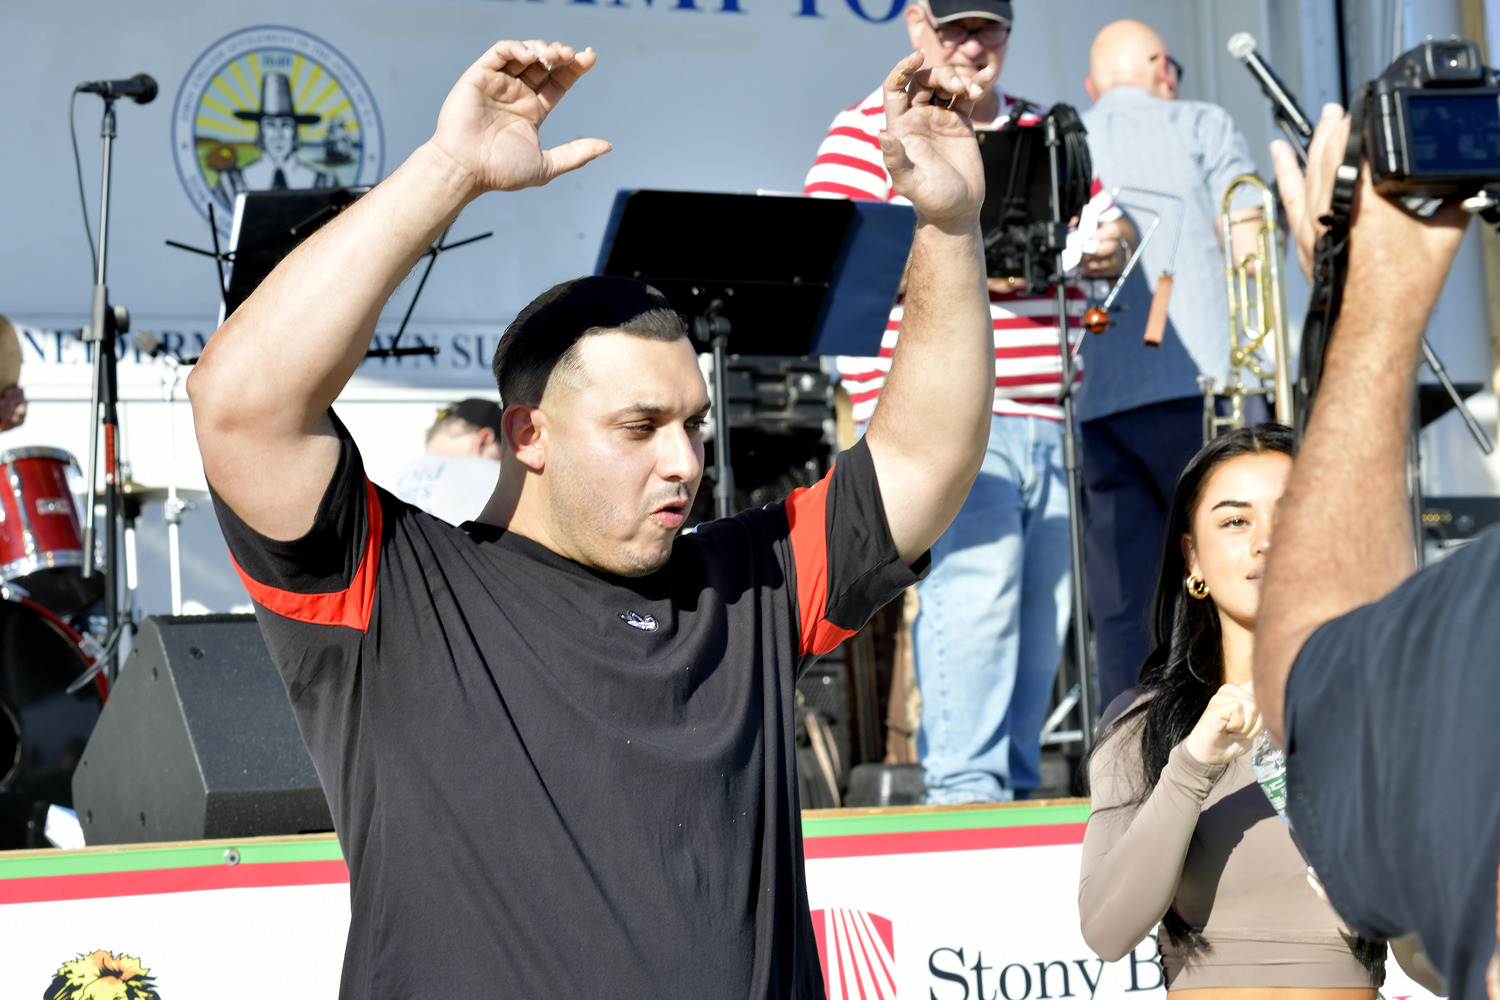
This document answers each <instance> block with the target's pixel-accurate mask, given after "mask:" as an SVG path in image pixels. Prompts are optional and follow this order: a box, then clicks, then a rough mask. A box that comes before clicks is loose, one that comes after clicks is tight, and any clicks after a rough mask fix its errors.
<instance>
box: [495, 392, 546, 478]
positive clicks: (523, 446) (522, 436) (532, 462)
mask: <svg viewBox="0 0 1500 1000" xmlns="http://www.w3.org/2000/svg"><path fill="white" fill-rule="evenodd" d="M500 426H501V428H502V429H503V430H504V431H505V446H506V447H507V448H508V449H509V450H510V451H511V453H512V454H514V455H515V456H516V458H518V459H520V460H521V464H523V465H525V466H526V467H527V468H528V469H530V470H531V471H533V472H541V471H542V469H544V468H546V465H547V415H546V414H544V413H543V412H542V409H541V407H539V406H522V405H521V404H520V403H517V404H516V405H514V406H508V407H506V408H505V414H504V415H503V416H502V417H501V418H500Z"/></svg>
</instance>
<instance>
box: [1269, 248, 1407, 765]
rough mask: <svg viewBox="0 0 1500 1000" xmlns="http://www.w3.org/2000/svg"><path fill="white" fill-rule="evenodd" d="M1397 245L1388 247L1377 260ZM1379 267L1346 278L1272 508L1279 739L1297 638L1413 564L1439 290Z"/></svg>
mask: <svg viewBox="0 0 1500 1000" xmlns="http://www.w3.org/2000/svg"><path fill="white" fill-rule="evenodd" d="M1356 237H1357V234H1356ZM1401 252H1402V250H1401V249H1400V248H1396V247H1391V248H1387V249H1386V251H1385V252H1384V253H1383V254H1382V256H1384V254H1385V253H1389V254H1398V253H1401ZM1389 266H1397V267H1398V266H1400V265H1399V263H1398V262H1396V261H1394V260H1391V261H1390V262H1389ZM1384 273H1385V271H1384V269H1383V268H1382V267H1371V268H1368V269H1363V272H1362V274H1361V275H1359V276H1353V275H1351V282H1350V284H1349V285H1348V287H1347V288H1346V291H1345V296H1344V305H1343V310H1342V312H1341V315H1340V317H1339V320H1338V323H1337V324H1336V326H1335V331H1334V335H1333V337H1332V339H1331V342H1330V345H1329V348H1328V352H1327V355H1326V358H1325V366H1324V370H1323V381H1322V385H1321V386H1320V388H1319V391H1318V395H1317V399H1316V403H1315V405H1314V407H1313V410H1312V415H1311V419H1310V422H1309V424H1308V428H1307V435H1306V438H1305V440H1304V442H1303V445H1302V448H1301V450H1300V451H1299V453H1298V455H1297V462H1296V466H1295V468H1294V470H1293V472H1292V475H1291V478H1290V479H1289V481H1288V482H1287V488H1286V493H1285V495H1284V496H1283V497H1282V499H1281V503H1280V506H1279V509H1278V513H1277V523H1276V543H1275V546H1274V548H1273V549H1272V552H1271V556H1270V560H1269V564H1268V566H1267V570H1266V577H1265V586H1264V591H1265V593H1264V596H1263V599H1262V603H1261V607H1260V615H1259V625H1260V627H1259V628H1258V630H1257V635H1256V649H1255V659H1256V676H1255V682H1256V696H1257V698H1258V699H1259V700H1260V701H1261V708H1262V711H1263V712H1264V714H1265V718H1266V722H1267V725H1268V726H1269V727H1270V729H1271V732H1272V735H1273V736H1275V737H1276V738H1277V740H1278V741H1280V740H1281V739H1282V738H1283V734H1282V732H1281V729H1282V722H1283V706H1284V697H1283V694H1284V689H1285V684H1286V678H1287V675H1288V674H1289V673H1290V671H1291V666H1292V663H1293V661H1294V660H1295V658H1296V652H1297V650H1298V649H1300V648H1301V646H1302V643H1303V642H1305V641H1306V639H1307V638H1308V636H1310V635H1311V634H1312V633H1313V631H1315V630H1316V629H1317V628H1318V626H1320V625H1322V624H1323V623H1324V622H1326V621H1329V620H1330V619H1332V618H1335V617H1337V616H1339V615H1342V614H1344V613H1346V612H1348V611H1351V610H1353V609H1354V608H1356V607H1359V606H1361V605H1363V604H1368V603H1370V602H1371V601H1375V600H1378V599H1379V598H1381V597H1383V596H1385V595H1386V594H1387V593H1389V592H1390V591H1391V590H1392V589H1394V588H1395V586H1396V585H1397V584H1398V583H1400V582H1401V581H1402V580H1403V579H1405V577H1406V576H1407V575H1408V574H1410V573H1411V572H1412V569H1413V565H1414V563H1413V557H1412V525H1411V516H1410V510H1411V508H1410V504H1409V502H1408V499H1407V487H1406V435H1407V431H1408V428H1409V420H1410V414H1411V393H1412V386H1413V384H1414V382H1415V375H1416V365H1417V362H1418V357H1419V345H1420V343H1421V338H1422V332H1423V330H1424V329H1426V326H1427V318H1428V315H1429V313H1430V311H1431V305H1432V299H1435V297H1436V294H1435V292H1434V294H1433V296H1432V297H1431V298H1428V299H1424V300H1415V299H1413V298H1410V297H1406V296H1401V295H1391V294H1390V293H1389V292H1388V291H1387V290H1386V283H1384V282H1382V281H1381V280H1379V276H1380V275H1382V274H1384ZM1356 277H1357V280H1355V279H1356Z"/></svg>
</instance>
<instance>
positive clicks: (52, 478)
mask: <svg viewBox="0 0 1500 1000" xmlns="http://www.w3.org/2000/svg"><path fill="white" fill-rule="evenodd" d="M77 467H78V463H77V462H75V461H74V460H73V456H72V455H70V454H68V453H67V452H65V451H63V450H62V449H60V448H17V449H15V450H13V451H7V452H3V453H0V581H5V582H10V581H15V582H16V583H17V584H18V585H19V586H20V587H21V588H23V589H24V590H25V591H26V593H27V594H29V595H30V596H31V598H32V599H33V600H35V601H37V602H38V603H39V604H42V605H44V606H46V607H49V608H51V609H52V610H54V611H58V612H61V613H63V614H70V613H72V612H74V611H78V610H79V609H81V608H85V607H87V606H88V605H90V604H92V603H94V601H96V600H98V599H99V595H100V594H101V593H103V591H104V578H103V576H102V575H99V574H94V575H93V576H91V577H89V578H88V579H84V577H83V573H82V567H83V565H84V562H83V559H84V553H83V529H82V526H81V525H80V524H79V517H78V508H77V506H76V505H75V503H74V500H73V491H72V489H71V488H70V487H69V485H68V471H69V470H70V469H76V468H77Z"/></svg>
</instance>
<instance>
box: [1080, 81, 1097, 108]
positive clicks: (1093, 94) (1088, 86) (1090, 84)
mask: <svg viewBox="0 0 1500 1000" xmlns="http://www.w3.org/2000/svg"><path fill="white" fill-rule="evenodd" d="M1083 89H1084V90H1086V91H1088V94H1089V100H1091V101H1093V102H1094V103H1095V104H1098V103H1099V91H1098V88H1096V87H1095V86H1094V78H1093V77H1092V76H1086V77H1084V78H1083Z"/></svg>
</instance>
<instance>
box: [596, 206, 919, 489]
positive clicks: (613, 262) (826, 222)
mask: <svg viewBox="0 0 1500 1000" xmlns="http://www.w3.org/2000/svg"><path fill="white" fill-rule="evenodd" d="M913 217H914V216H913V212H912V210H911V209H910V208H907V207H903V206H896V205H885V204H874V203H869V202H854V201H845V200H843V199H825V198H802V197H779V196H774V195H736V194H707V193H697V192H683V191H621V192H620V193H619V194H618V195H616V196H615V203H614V208H613V210H612V211H611V213H610V219H609V224H608V226H607V227H606V229H605V233H604V241H603V244H602V246H601V247H600V250H599V262H598V265H597V266H596V267H595V273H596V274H601V275H622V276H625V277H630V278H636V279H637V280H640V281H644V282H646V283H647V284H649V285H652V286H653V287H655V288H656V289H657V290H658V291H660V292H661V293H662V294H663V295H665V296H666V298H667V300H668V301H669V302H671V303H672V305H673V307H674V308H675V309H676V310H677V311H678V312H680V313H682V314H683V315H684V316H685V317H687V319H688V322H687V326H688V329H689V331H690V332H691V333H693V335H694V337H695V339H696V341H697V343H698V347H699V350H702V351H705V352H712V354H713V359H714V360H713V373H714V374H713V393H714V399H715V400H717V401H723V400H727V399H729V398H730V391H729V386H728V378H729V358H730V356H731V355H736V354H737V355H741V356H745V355H772V356H775V355H780V356H808V355H814V354H855V355H866V356H869V355H874V354H878V353H879V350H880V336H881V334H882V333H883V332H884V330H885V325H886V319H887V317H888V316H889V314H890V309H891V304H892V303H893V302H895V300H896V293H897V290H898V289H899V287H900V283H901V274H902V271H903V269H904V267H905V265H906V256H907V252H908V250H909V248H910V246H911V229H912V221H913ZM728 411H729V407H728V406H725V405H723V404H722V402H720V403H718V404H717V405H715V407H714V410H713V439H714V442H715V448H714V454H715V461H714V471H713V477H714V489H713V498H714V516H715V517H728V516H729V514H730V513H731V512H732V510H733V509H734V502H735V501H734V498H735V484H734V467H733V465H732V464H731V460H730V456H731V454H732V448H733V444H732V443H731V439H730V420H729V412H728Z"/></svg>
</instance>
